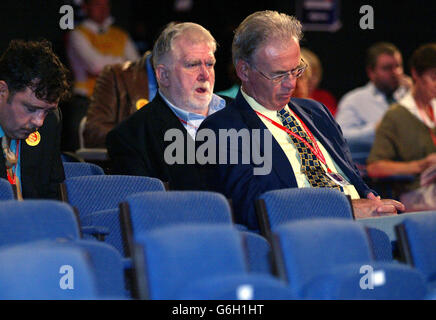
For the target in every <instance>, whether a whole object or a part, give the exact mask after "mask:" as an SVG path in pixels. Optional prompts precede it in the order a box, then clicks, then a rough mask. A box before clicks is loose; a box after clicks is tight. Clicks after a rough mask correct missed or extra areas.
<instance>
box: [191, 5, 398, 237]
mask: <svg viewBox="0 0 436 320" xmlns="http://www.w3.org/2000/svg"><path fill="white" fill-rule="evenodd" d="M301 38H302V32H301V24H300V22H299V21H298V20H297V19H295V18H294V17H291V16H288V15H286V14H280V13H278V12H274V11H262V12H256V13H253V14H252V15H250V16H248V17H247V18H246V19H245V20H244V21H243V22H242V23H241V25H240V26H239V27H238V28H237V29H236V32H235V36H234V39H233V44H232V53H233V63H234V65H235V69H236V72H237V75H238V77H239V78H240V79H241V82H242V86H241V88H240V90H239V92H238V95H237V97H236V99H235V101H234V102H233V103H231V104H230V105H229V106H228V107H226V108H224V109H223V110H221V111H218V112H216V113H215V114H213V115H211V116H210V117H208V118H207V119H206V120H205V121H204V122H203V123H202V124H201V126H200V130H199V133H198V134H197V160H198V154H199V153H200V152H199V150H200V146H201V145H202V144H201V142H202V140H201V139H200V137H203V135H202V134H201V133H200V132H201V131H202V130H204V129H209V130H205V132H206V133H210V132H213V133H215V136H216V137H218V138H217V139H216V146H215V147H216V150H217V153H218V154H217V158H216V159H215V160H216V161H212V162H208V163H206V164H203V165H202V166H201V170H202V172H203V174H204V178H205V180H206V181H207V184H208V188H209V189H211V190H215V191H218V192H221V193H224V194H225V195H226V196H227V197H228V198H231V199H232V202H233V206H234V213H235V218H236V222H238V223H241V224H245V225H247V226H248V227H249V228H250V229H258V225H257V219H256V214H255V209H254V208H255V200H256V199H257V198H258V197H259V196H260V195H261V194H262V193H264V192H266V191H269V190H275V189H283V188H304V187H329V188H336V189H339V190H341V191H342V192H344V193H345V194H347V195H349V196H350V197H351V199H352V204H353V209H354V213H355V216H356V218H362V217H370V216H378V215H385V214H396V213H397V211H398V210H404V206H403V205H402V204H401V203H400V202H397V201H394V200H387V199H385V200H381V199H380V198H379V197H378V196H376V195H375V194H374V192H373V191H372V190H371V189H369V188H368V186H367V185H366V184H365V183H364V182H363V180H362V179H361V177H360V175H359V172H358V170H357V168H356V167H355V166H354V164H353V162H352V159H351V156H350V151H349V148H348V146H347V144H346V142H345V140H344V138H343V136H342V132H341V129H340V127H339V126H338V124H337V123H336V122H335V121H334V119H333V117H332V115H331V114H330V113H329V111H328V110H327V108H326V107H325V106H324V105H322V104H320V103H318V102H316V101H314V100H306V99H291V95H292V93H293V90H294V88H295V85H296V79H297V78H298V77H300V76H301V75H302V74H303V72H304V71H305V69H306V67H307V65H306V63H305V62H304V60H302V59H301V56H300V46H299V41H300V39H301ZM226 129H227V130H230V129H235V130H236V131H233V132H234V133H235V132H237V133H238V136H239V137H242V138H241V139H239V140H238V142H237V143H233V144H232V143H230V144H229V143H228V140H229V138H230V139H231V137H229V135H227V136H225V135H223V134H222V133H223V132H224V131H225V130H226ZM255 129H257V132H256V134H255V131H256V130H255ZM259 129H260V132H261V133H260V134H259ZM211 130H212V131H211ZM241 132H248V133H249V134H248V135H247V134H243V133H241ZM268 135H269V137H270V138H269V139H268ZM247 145H248V146H249V147H248V148H250V146H251V148H250V150H249V151H248V152H247V151H246V150H247ZM235 150H236V152H237V156H238V159H237V160H238V161H236V158H233V160H231V157H232V155H231V154H232V152H233V153H234V152H235ZM244 150H245V151H244ZM223 151H224V152H226V153H225V155H224V156H223V155H222V152H223ZM260 155H263V156H264V158H265V160H264V161H263V168H268V166H269V167H270V169H271V170H269V172H268V170H264V171H265V172H261V173H259V171H257V173H256V170H255V169H260V166H259V163H260V162H259V161H258V160H259V157H260ZM209 156H210V155H209ZM247 157H248V158H249V161H247ZM244 159H245V160H244ZM213 162H215V163H216V164H213ZM268 162H269V163H268ZM200 163H201V161H200ZM203 163H204V162H203Z"/></svg>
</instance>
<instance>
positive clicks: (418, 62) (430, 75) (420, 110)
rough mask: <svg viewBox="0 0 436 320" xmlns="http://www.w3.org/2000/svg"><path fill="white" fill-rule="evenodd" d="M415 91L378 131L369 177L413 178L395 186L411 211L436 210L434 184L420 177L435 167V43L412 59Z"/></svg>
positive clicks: (394, 107) (391, 111) (392, 110)
mask: <svg viewBox="0 0 436 320" xmlns="http://www.w3.org/2000/svg"><path fill="white" fill-rule="evenodd" d="M410 71H411V74H412V79H413V83H414V85H413V89H412V90H411V91H410V92H408V93H407V94H406V95H405V96H404V97H403V98H402V99H401V100H400V101H398V102H397V103H395V104H393V105H392V106H391V107H390V109H389V110H388V111H387V112H386V114H385V115H384V117H383V119H382V121H381V123H380V125H379V127H378V128H377V131H376V135H375V141H374V145H373V147H372V149H371V153H370V155H369V157H368V165H367V171H368V174H369V176H370V177H387V176H388V177H389V176H395V175H414V176H415V178H414V179H413V180H411V181H407V182H401V181H400V182H398V183H396V184H395V185H394V186H393V192H394V195H395V196H396V197H398V198H400V199H402V201H404V204H405V205H406V208H407V210H408V211H415V210H423V209H427V210H428V209H436V201H435V200H434V199H436V191H435V181H434V180H433V182H432V183H431V184H429V185H425V186H422V185H421V181H420V174H421V173H422V172H423V171H424V170H426V169H427V168H429V167H431V166H435V165H436V126H435V123H436V122H435V115H436V43H430V44H425V45H422V46H421V47H419V48H418V49H416V50H415V51H414V53H413V54H412V57H411V59H410Z"/></svg>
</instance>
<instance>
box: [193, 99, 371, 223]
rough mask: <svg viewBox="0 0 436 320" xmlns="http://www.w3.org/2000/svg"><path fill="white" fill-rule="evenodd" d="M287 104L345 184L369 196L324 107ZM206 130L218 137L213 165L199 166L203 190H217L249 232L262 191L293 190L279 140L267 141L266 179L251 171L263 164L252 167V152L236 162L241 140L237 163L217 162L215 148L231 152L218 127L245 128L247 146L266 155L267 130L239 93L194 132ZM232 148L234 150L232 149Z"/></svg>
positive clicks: (307, 103)
mask: <svg viewBox="0 0 436 320" xmlns="http://www.w3.org/2000/svg"><path fill="white" fill-rule="evenodd" d="M288 105H289V107H290V108H291V109H292V111H294V112H295V113H296V114H297V115H298V117H300V119H301V120H302V121H303V122H304V123H305V124H306V126H307V127H308V128H309V130H310V131H311V132H312V134H313V135H314V136H315V137H316V138H317V139H318V141H319V142H320V143H321V144H322V145H323V146H324V147H325V149H326V150H327V151H328V153H329V154H330V156H331V157H332V158H333V160H334V161H335V162H336V164H337V165H338V166H339V167H340V168H341V170H342V171H343V172H344V174H345V175H346V176H347V177H348V179H349V182H350V183H351V184H353V185H354V187H355V188H356V189H357V192H358V193H359V195H360V196H361V197H366V195H367V194H368V193H369V192H374V191H373V190H371V189H369V188H368V186H367V185H366V184H365V182H364V181H363V180H362V178H361V177H360V175H359V171H358V169H357V168H356V166H355V165H354V163H353V161H352V159H351V154H350V150H349V148H348V146H347V143H346V141H345V139H344V137H343V135H342V131H341V129H340V127H339V125H338V124H337V123H336V122H335V120H334V119H333V116H332V115H331V113H330V112H329V111H328V109H327V108H326V107H325V106H324V105H322V104H320V103H319V102H316V101H314V100H307V99H291V101H290V103H289V104H288ZM205 128H207V129H211V130H213V131H214V133H215V135H216V137H217V139H216V148H217V149H216V150H217V156H216V163H217V164H206V165H201V166H200V170H201V172H202V175H203V177H204V179H205V180H206V183H207V188H208V189H209V190H213V191H218V192H221V193H223V194H224V195H225V196H226V197H228V198H230V199H232V203H233V209H234V215H235V221H236V222H237V223H241V224H245V225H247V226H248V227H249V228H250V229H258V224H257V218H256V213H255V200H256V199H258V198H259V196H260V195H261V194H262V193H264V192H266V191H270V190H277V189H284V188H297V187H298V186H297V181H296V179H295V176H294V173H293V170H292V167H291V164H290V162H289V160H288V158H287V157H286V155H285V153H284V152H283V150H282V148H281V147H280V145H279V144H278V142H277V141H276V140H275V139H274V137H272V149H271V151H272V155H271V157H270V158H271V161H272V163H271V167H272V170H271V172H270V173H269V174H266V175H254V174H253V169H254V168H255V167H262V164H261V165H256V164H255V163H256V162H255V161H253V157H252V152H250V156H249V157H250V161H249V162H250V163H246V161H245V163H244V162H243V161H242V160H241V159H242V153H243V152H242V150H243V147H244V144H245V146H246V141H245V142H244V143H243V142H242V139H240V140H239V141H238V149H237V150H238V152H239V159H238V163H237V164H231V163H230V164H220V163H219V159H218V158H219V153H220V151H219V148H226V150H227V152H228V154H227V156H229V154H230V152H232V150H230V149H231V148H230V144H229V143H226V142H228V141H220V139H219V129H231V128H233V129H236V130H237V131H239V130H241V129H248V130H249V131H250V138H251V143H250V146H251V147H253V146H255V147H256V148H258V146H260V154H261V155H265V154H264V152H265V149H264V140H263V134H262V133H263V132H264V130H262V129H266V131H267V132H269V131H268V129H267V127H266V126H265V125H264V123H263V122H262V120H261V119H259V117H258V116H257V115H256V113H255V112H254V111H253V109H252V108H251V107H250V105H249V104H248V103H247V101H246V100H245V99H244V97H243V96H242V94H241V92H238V95H237V97H236V99H235V101H234V102H233V103H231V104H230V105H228V106H227V107H226V108H224V109H222V110H220V111H218V112H216V113H214V114H212V115H210V116H209V117H208V118H206V120H205V121H204V122H203V123H202V124H201V126H200V128H199V130H201V129H205ZM251 129H261V130H260V131H261V135H260V140H259V139H256V138H255V137H254V136H253V134H252V131H251ZM199 132H200V131H199ZM198 137H199V135H198V134H197V142H196V143H197V150H199V147H200V146H201V144H202V142H200V141H199V139H198ZM256 140H258V142H256ZM232 149H233V151H234V147H233V148H232ZM221 151H222V150H221ZM266 151H268V150H266ZM197 160H198V159H197ZM227 160H229V159H227ZM257 162H258V161H257ZM227 163H229V161H227Z"/></svg>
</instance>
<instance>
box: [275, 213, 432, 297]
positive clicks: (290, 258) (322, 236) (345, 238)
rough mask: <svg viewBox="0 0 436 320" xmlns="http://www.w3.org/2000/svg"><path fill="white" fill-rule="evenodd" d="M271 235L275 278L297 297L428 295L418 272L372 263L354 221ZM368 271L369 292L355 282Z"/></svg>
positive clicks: (287, 228)
mask: <svg viewBox="0 0 436 320" xmlns="http://www.w3.org/2000/svg"><path fill="white" fill-rule="evenodd" d="M274 236H275V237H274V239H275V241H274V245H273V251H274V256H275V258H276V260H277V264H278V266H279V268H278V269H279V275H280V277H281V278H283V279H285V280H287V281H288V283H289V285H290V287H291V289H292V292H293V293H294V294H295V295H296V296H298V297H300V298H307V299H423V298H424V297H425V295H426V294H427V288H426V286H425V282H424V277H423V275H422V274H421V273H420V272H418V271H417V270H414V269H412V268H410V267H408V266H406V265H400V264H398V263H392V262H378V261H375V260H373V257H372V255H371V249H370V245H369V242H368V238H367V235H366V232H365V228H364V227H363V226H362V225H361V224H359V223H357V222H355V221H350V220H344V219H329V220H327V219H312V220H301V221H294V222H290V223H287V224H284V225H282V226H279V227H278V228H276V230H275V231H274ZM367 266H369V267H370V268H371V270H372V272H371V274H370V275H369V276H368V277H369V278H370V279H372V280H373V282H372V284H374V286H373V287H372V288H370V289H368V288H367V287H365V286H364V287H362V286H361V281H360V280H362V279H364V278H363V277H364V276H365V273H363V274H362V273H361V271H362V269H361V268H362V267H367ZM375 275H379V276H380V277H379V278H376V277H375ZM380 278H381V279H380ZM376 279H378V280H377V281H376Z"/></svg>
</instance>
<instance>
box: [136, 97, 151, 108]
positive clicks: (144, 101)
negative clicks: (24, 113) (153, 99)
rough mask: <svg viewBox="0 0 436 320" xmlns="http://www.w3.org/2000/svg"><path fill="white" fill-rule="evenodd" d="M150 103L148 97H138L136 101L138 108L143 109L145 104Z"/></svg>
mask: <svg viewBox="0 0 436 320" xmlns="http://www.w3.org/2000/svg"><path fill="white" fill-rule="evenodd" d="M147 103H148V100H147V99H138V101H136V110H139V109H141V108H142V107H143V106H145V105H146V104H147Z"/></svg>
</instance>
